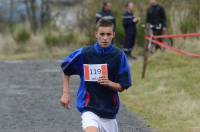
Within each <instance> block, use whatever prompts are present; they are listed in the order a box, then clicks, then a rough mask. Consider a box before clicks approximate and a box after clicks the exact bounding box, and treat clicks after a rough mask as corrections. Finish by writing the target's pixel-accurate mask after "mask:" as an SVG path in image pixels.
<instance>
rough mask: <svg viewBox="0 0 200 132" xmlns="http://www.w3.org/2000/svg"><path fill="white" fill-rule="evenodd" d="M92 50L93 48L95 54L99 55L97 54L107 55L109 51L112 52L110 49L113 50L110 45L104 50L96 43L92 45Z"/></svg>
mask: <svg viewBox="0 0 200 132" xmlns="http://www.w3.org/2000/svg"><path fill="white" fill-rule="evenodd" d="M94 48H95V50H96V51H97V53H99V54H102V55H103V54H109V53H110V52H111V51H112V49H113V44H110V45H109V46H108V47H106V48H102V47H101V46H100V44H99V43H98V42H96V43H95V44H94Z"/></svg>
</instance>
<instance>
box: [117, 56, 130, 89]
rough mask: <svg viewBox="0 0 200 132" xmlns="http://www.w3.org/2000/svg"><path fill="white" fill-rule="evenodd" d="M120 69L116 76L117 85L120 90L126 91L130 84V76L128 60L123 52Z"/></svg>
mask: <svg viewBox="0 0 200 132" xmlns="http://www.w3.org/2000/svg"><path fill="white" fill-rule="evenodd" d="M120 62H121V63H120V67H119V70H118V75H117V83H119V84H120V85H121V86H122V88H124V89H128V88H129V87H130V86H131V85H132V84H131V74H130V67H129V64H128V60H127V58H126V55H125V54H124V52H122V56H121V60H120Z"/></svg>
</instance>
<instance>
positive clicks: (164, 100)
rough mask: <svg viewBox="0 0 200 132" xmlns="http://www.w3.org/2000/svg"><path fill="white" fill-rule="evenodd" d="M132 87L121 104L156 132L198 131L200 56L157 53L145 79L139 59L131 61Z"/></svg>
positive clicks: (199, 120) (199, 126) (199, 127)
mask: <svg viewBox="0 0 200 132" xmlns="http://www.w3.org/2000/svg"><path fill="white" fill-rule="evenodd" d="M131 67H132V79H133V87H131V88H130V89H129V90H128V91H126V92H124V93H122V95H121V97H122V100H123V103H124V104H125V105H126V106H127V107H128V109H129V110H130V111H133V112H135V113H138V114H139V115H140V116H141V117H142V118H143V119H144V120H145V121H146V123H147V124H149V125H150V127H151V128H153V129H155V130H158V131H159V132H199V131H200V69H199V67H200V59H193V58H188V57H181V56H176V55H175V54H172V53H168V52H165V53H156V54H155V55H153V56H152V57H151V59H150V61H149V65H148V69H147V74H146V78H145V79H143V80H142V79H141V72H142V62H137V63H134V64H132V66H131Z"/></svg>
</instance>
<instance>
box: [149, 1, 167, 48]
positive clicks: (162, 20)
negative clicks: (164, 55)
mask: <svg viewBox="0 0 200 132" xmlns="http://www.w3.org/2000/svg"><path fill="white" fill-rule="evenodd" d="M149 3H150V7H149V8H148V9H147V14H146V23H147V24H149V25H151V26H152V30H153V35H163V34H164V32H165V31H166V27H167V17H166V13H165V10H164V8H163V7H162V6H161V5H159V4H158V2H157V0H149ZM158 48H160V46H158V45H156V49H158Z"/></svg>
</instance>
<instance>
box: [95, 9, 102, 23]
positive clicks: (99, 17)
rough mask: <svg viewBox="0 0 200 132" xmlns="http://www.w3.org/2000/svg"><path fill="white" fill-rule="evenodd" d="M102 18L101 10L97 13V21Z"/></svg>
mask: <svg viewBox="0 0 200 132" xmlns="http://www.w3.org/2000/svg"><path fill="white" fill-rule="evenodd" d="M101 18H102V15H101V13H100V12H98V13H96V23H97V22H98V21H99V20H100V19H101Z"/></svg>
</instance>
